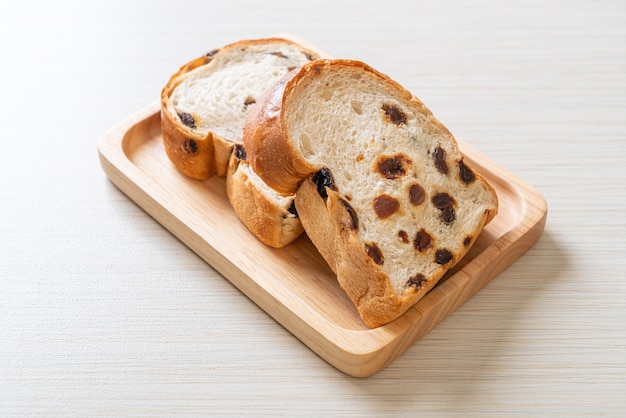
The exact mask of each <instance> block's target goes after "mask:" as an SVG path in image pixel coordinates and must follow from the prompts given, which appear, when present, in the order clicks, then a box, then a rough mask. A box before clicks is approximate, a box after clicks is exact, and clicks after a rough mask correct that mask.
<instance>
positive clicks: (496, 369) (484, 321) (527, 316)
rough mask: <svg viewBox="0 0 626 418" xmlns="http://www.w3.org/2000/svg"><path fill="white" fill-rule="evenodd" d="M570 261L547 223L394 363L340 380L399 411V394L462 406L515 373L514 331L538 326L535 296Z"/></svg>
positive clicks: (517, 346) (563, 273)
mask: <svg viewBox="0 0 626 418" xmlns="http://www.w3.org/2000/svg"><path fill="white" fill-rule="evenodd" d="M571 262H572V259H571V257H570V255H569V254H568V253H567V252H566V251H565V250H564V248H563V247H562V245H561V244H560V243H559V242H557V241H556V239H555V237H554V235H553V234H551V233H550V231H549V230H547V229H546V231H545V232H544V233H543V235H542V237H541V238H540V239H539V241H538V242H537V243H536V245H535V246H534V247H533V248H531V249H530V250H529V251H528V252H527V253H526V254H524V255H523V256H522V257H521V258H520V259H518V260H517V261H516V262H515V263H513V264H512V265H511V266H509V267H508V268H507V269H506V270H504V271H503V272H502V273H501V274H500V275H499V277H496V278H495V279H494V280H493V281H492V282H491V283H490V284H488V285H487V287H485V289H483V290H482V291H481V292H479V293H478V294H476V295H475V296H474V297H472V298H471V299H470V300H469V301H468V302H466V303H465V305H463V306H462V307H461V308H459V309H458V310H457V311H456V312H454V313H453V314H452V315H450V316H449V317H448V318H447V319H445V320H444V321H443V322H442V323H441V324H439V326H438V327H437V328H435V329H434V330H432V331H431V332H430V333H429V334H427V335H426V336H424V337H423V338H422V339H421V340H420V341H417V342H416V343H415V344H414V345H413V346H412V347H410V348H409V349H408V350H407V351H406V352H405V353H404V354H403V355H401V356H400V357H399V358H398V359H396V360H395V362H393V363H392V364H390V365H389V366H387V368H385V369H383V370H382V371H380V372H378V373H377V374H375V375H373V376H371V377H369V378H365V379H358V378H351V377H349V376H346V380H349V381H350V383H351V384H352V385H354V388H352V389H353V390H354V391H355V392H363V393H362V394H361V395H363V397H364V398H365V399H372V400H373V401H372V405H376V406H377V407H380V406H381V405H387V406H388V407H390V408H391V410H398V409H400V410H402V408H401V405H402V404H403V403H402V402H403V401H404V402H406V406H407V408H408V407H410V405H411V404H413V405H414V402H415V401H416V400H418V399H420V398H421V399H423V400H424V402H437V401H441V402H445V404H446V405H451V404H457V405H458V406H459V408H460V410H462V406H463V404H465V403H466V402H470V403H471V402H472V399H474V398H475V395H477V394H478V392H481V391H484V390H485V388H484V386H485V385H488V386H489V387H490V388H491V389H493V381H498V380H501V379H502V378H503V377H505V376H507V375H516V374H519V373H520V370H518V369H517V368H515V369H512V368H511V364H514V363H515V362H516V359H515V356H516V355H517V356H525V355H527V354H526V353H525V351H524V347H523V343H524V341H523V340H520V338H521V337H520V335H521V334H520V333H519V332H518V330H520V329H525V332H527V333H528V331H529V330H530V329H531V328H532V323H536V327H538V328H539V327H541V320H540V319H542V318H540V319H537V315H539V314H538V313H537V309H536V306H537V305H535V304H534V303H537V302H536V299H537V297H538V295H541V294H542V293H543V292H545V291H546V290H547V289H549V288H550V286H552V285H554V284H555V283H557V282H559V281H562V280H565V279H566V278H567V277H568V270H569V266H570V265H571ZM531 321H532V322H531ZM529 324H531V325H529ZM524 364H526V360H523V361H522V363H520V367H524ZM522 372H524V371H523V370H522ZM482 395H483V396H484V394H482ZM387 401H388V402H387ZM381 412H382V411H381Z"/></svg>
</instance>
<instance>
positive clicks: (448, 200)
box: [431, 192, 455, 210]
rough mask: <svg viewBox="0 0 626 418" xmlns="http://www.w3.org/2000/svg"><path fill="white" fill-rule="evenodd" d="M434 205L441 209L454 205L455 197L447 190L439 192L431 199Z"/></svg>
mask: <svg viewBox="0 0 626 418" xmlns="http://www.w3.org/2000/svg"><path fill="white" fill-rule="evenodd" d="M431 201H432V202H433V205H435V207H436V208H437V209H439V210H443V209H445V208H447V207H452V206H454V203H455V202H454V198H453V197H452V196H450V195H449V194H448V193H446V192H442V193H437V194H436V195H434V196H433V198H432V199H431Z"/></svg>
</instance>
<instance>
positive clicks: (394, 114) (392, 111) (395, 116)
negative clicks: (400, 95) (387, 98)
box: [383, 104, 406, 125]
mask: <svg viewBox="0 0 626 418" xmlns="http://www.w3.org/2000/svg"><path fill="white" fill-rule="evenodd" d="M383 110H384V111H385V115H387V117H388V118H389V120H390V121H391V122H392V123H395V124H396V125H400V124H403V123H406V115H405V114H404V113H403V112H402V111H401V110H400V109H398V108H397V107H395V106H391V105H388V104H384V105H383Z"/></svg>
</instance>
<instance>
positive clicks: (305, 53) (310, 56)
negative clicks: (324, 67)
mask: <svg viewBox="0 0 626 418" xmlns="http://www.w3.org/2000/svg"><path fill="white" fill-rule="evenodd" d="M304 56H305V57H306V59H308V60H309V61H313V60H314V59H315V58H313V55H311V54H309V53H308V52H304Z"/></svg>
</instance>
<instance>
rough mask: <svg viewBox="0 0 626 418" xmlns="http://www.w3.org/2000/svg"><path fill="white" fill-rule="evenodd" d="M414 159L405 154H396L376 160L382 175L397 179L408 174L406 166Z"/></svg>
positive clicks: (377, 168)
mask: <svg viewBox="0 0 626 418" xmlns="http://www.w3.org/2000/svg"><path fill="white" fill-rule="evenodd" d="M411 163H412V161H411V160H410V159H408V158H407V157H406V156H405V155H403V154H396V155H394V156H393V157H385V156H383V157H380V158H379V159H378V161H377V162H376V170H377V171H378V172H379V173H380V175H381V176H383V177H385V178H387V179H396V178H398V177H402V176H404V175H405V174H406V166H408V165H410V164H411Z"/></svg>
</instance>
